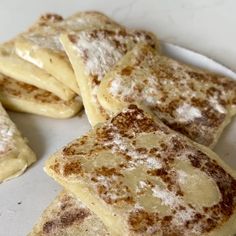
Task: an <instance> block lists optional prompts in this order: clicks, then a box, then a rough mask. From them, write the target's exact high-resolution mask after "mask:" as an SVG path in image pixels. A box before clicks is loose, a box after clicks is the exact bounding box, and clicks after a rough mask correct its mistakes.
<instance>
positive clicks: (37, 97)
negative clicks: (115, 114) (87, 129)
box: [0, 74, 83, 119]
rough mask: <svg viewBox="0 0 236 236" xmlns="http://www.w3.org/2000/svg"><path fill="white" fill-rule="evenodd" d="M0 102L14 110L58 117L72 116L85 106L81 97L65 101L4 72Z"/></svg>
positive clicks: (1, 81) (1, 75) (0, 88)
mask: <svg viewBox="0 0 236 236" xmlns="http://www.w3.org/2000/svg"><path fill="white" fill-rule="evenodd" d="M0 102H1V103H2V104H3V105H4V106H5V107H6V108H8V109H11V110H13V111H20V112H27V113H33V114H38V115H42V116H48V117H52V118H58V119H61V118H69V117H72V116H74V115H75V114H77V113H78V112H79V111H80V110H81V109H82V107H83V104H82V102H81V100H80V98H79V97H76V98H73V99H72V100H69V101H64V100H62V99H60V98H59V97H57V96H55V95H54V94H52V93H50V92H48V91H46V90H43V89H39V88H37V87H35V86H33V85H30V84H26V83H23V82H20V81H17V80H14V79H12V78H10V77H8V76H5V75H3V74H0Z"/></svg>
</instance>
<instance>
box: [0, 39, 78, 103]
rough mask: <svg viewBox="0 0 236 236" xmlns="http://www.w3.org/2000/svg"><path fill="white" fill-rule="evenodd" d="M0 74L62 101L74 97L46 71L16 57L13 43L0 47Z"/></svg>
mask: <svg viewBox="0 0 236 236" xmlns="http://www.w3.org/2000/svg"><path fill="white" fill-rule="evenodd" d="M0 72H1V73H3V74H5V75H7V76H9V77H11V78H14V79H16V80H19V81H21V82H24V83H27V84H31V85H34V86H36V87H38V88H41V89H44V90H47V91H49V92H51V93H53V94H55V95H57V96H58V97H60V98H61V99H63V100H70V99H72V98H73V97H74V96H75V93H74V92H73V91H72V90H71V89H69V88H68V87H67V86H65V85H64V84H63V83H61V82H60V81H59V80H57V79H55V78H54V77H53V76H51V75H50V74H48V73H47V72H46V71H44V70H42V69H40V68H39V67H37V66H35V65H34V64H32V63H29V62H27V61H25V60H23V59H22V58H20V57H18V56H17V55H16V54H15V51H14V43H13V42H9V43H5V44H3V45H1V46H0Z"/></svg>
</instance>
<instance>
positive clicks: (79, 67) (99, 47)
mask: <svg viewBox="0 0 236 236" xmlns="http://www.w3.org/2000/svg"><path fill="white" fill-rule="evenodd" d="M61 42H62V44H63V47H64V48H65V50H66V52H67V54H68V57H69V59H70V61H71V64H72V66H73V68H74V71H75V74H76V78H77V82H78V84H79V87H80V91H81V96H82V100H83V103H84V107H85V111H86V114H87V116H88V119H89V121H90V123H91V125H93V126H94V125H96V124H97V123H99V122H104V121H105V120H106V119H108V118H109V115H108V114H107V112H106V111H105V110H104V109H103V107H102V106H101V105H100V103H99V101H98V99H97V91H98V88H99V85H100V83H101V81H102V79H103V77H104V76H105V74H106V73H107V72H109V71H110V70H111V69H112V68H113V66H115V64H116V63H117V62H118V61H119V60H120V59H121V58H122V57H123V56H124V55H125V54H126V53H127V51H129V50H130V49H132V48H133V47H134V46H135V44H136V43H138V42H146V43H147V44H149V45H150V46H152V47H155V48H156V49H157V48H159V43H158V41H157V39H156V37H155V36H154V35H152V34H150V33H148V32H145V31H127V30H124V29H117V30H109V29H93V30H84V31H81V32H77V33H74V34H68V35H66V34H64V35H62V36H61Z"/></svg>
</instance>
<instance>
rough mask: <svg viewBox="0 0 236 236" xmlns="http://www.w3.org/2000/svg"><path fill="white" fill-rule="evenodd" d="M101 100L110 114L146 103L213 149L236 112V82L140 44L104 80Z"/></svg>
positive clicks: (152, 109) (183, 131)
mask: <svg viewBox="0 0 236 236" xmlns="http://www.w3.org/2000/svg"><path fill="white" fill-rule="evenodd" d="M98 100H99V102H100V104H101V105H102V106H103V108H105V110H106V111H107V112H108V113H109V114H115V113H116V112H118V111H120V110H122V108H124V107H126V106H127V104H129V103H134V102H138V103H141V104H143V105H146V106H147V107H148V108H149V109H150V110H151V111H152V112H153V113H154V114H155V115H157V116H158V117H159V118H160V119H161V120H162V121H163V122H164V123H165V124H167V125H168V126H169V127H171V128H172V129H174V130H176V131H179V132H181V133H182V134H184V135H186V136H188V137H189V138H191V139H192V140H194V141H196V142H198V143H200V144H203V145H205V146H211V147H212V146H213V145H214V144H215V143H216V142H217V140H218V138H219V136H220V134H221V132H222V131H223V129H224V127H225V126H226V125H227V124H228V123H229V122H230V119H231V117H232V116H233V115H234V114H236V81H234V80H231V79H229V78H225V77H223V76H220V75H216V74H212V73H209V72H207V71H200V70H199V69H194V68H191V67H190V66H187V65H184V64H181V63H179V62H177V61H175V60H173V59H171V58H167V57H165V56H162V55H159V54H158V53H157V52H156V51H154V50H153V49H152V48H150V47H148V46H146V45H139V46H137V47H136V48H134V49H133V50H132V51H131V52H129V53H128V54H127V55H126V56H125V57H124V58H122V60H121V61H120V62H119V64H118V65H117V66H116V68H114V70H112V71H111V72H109V73H108V74H107V75H106V77H105V78H104V79H103V81H102V83H101V85H100V87H99V91H98ZM233 100H234V101H233Z"/></svg>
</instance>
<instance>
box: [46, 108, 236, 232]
mask: <svg viewBox="0 0 236 236" xmlns="http://www.w3.org/2000/svg"><path fill="white" fill-rule="evenodd" d="M45 170H46V172H47V173H48V174H49V175H50V176H52V177H53V178H54V179H55V180H56V181H58V182H59V183H60V184H62V185H63V186H64V187H65V188H66V189H67V190H69V191H71V192H73V193H74V194H75V195H76V196H78V198H79V199H81V201H82V202H83V203H84V204H86V205H87V206H88V207H89V208H90V209H91V210H92V211H93V212H95V214H97V216H98V217H99V218H100V219H101V220H102V221H103V222H104V224H105V225H106V226H107V228H108V229H109V231H110V233H111V234H112V235H120V236H121V235H127V236H128V235H183V236H189V235H215V236H216V235H217V236H227V235H233V234H234V233H236V225H235V220H236V173H235V171H233V170H232V169H230V167H228V166H227V165H226V164H225V163H223V162H222V161H221V159H220V158H219V157H218V156H217V155H216V154H215V153H213V152H212V151H211V150H210V149H208V148H206V147H204V146H201V145H199V144H196V143H194V142H192V141H191V140H189V139H188V138H187V137H185V136H183V135H181V134H179V133H176V132H174V131H172V130H171V129H169V128H168V127H167V126H165V125H164V124H163V123H162V122H161V121H159V120H158V119H156V118H154V117H152V116H151V115H150V114H149V113H147V112H145V111H144V110H142V109H140V108H138V107H137V106H135V105H130V106H129V107H128V108H126V109H124V110H123V111H122V112H120V113H118V114H117V115H115V116H114V117H113V118H112V119H111V120H110V121H109V122H107V123H104V124H100V125H98V126H96V127H95V129H93V130H91V131H90V132H89V133H88V134H86V135H85V136H83V137H81V138H79V139H77V140H74V141H73V142H71V143H70V144H68V145H67V146H66V147H64V148H63V149H62V150H60V151H59V152H57V153H56V154H54V155H53V156H52V157H51V158H50V159H49V160H48V161H47V163H46V167H45Z"/></svg>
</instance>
